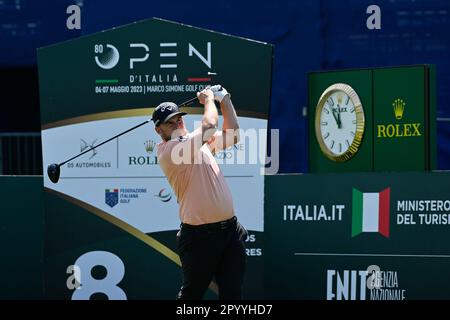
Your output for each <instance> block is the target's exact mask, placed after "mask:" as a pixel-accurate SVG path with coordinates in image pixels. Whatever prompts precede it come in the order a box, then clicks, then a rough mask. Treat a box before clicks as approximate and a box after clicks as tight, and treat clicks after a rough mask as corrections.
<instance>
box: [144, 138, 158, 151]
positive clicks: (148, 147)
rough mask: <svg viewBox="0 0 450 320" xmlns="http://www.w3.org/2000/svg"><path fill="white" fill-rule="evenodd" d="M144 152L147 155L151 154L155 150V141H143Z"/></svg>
mask: <svg viewBox="0 0 450 320" xmlns="http://www.w3.org/2000/svg"><path fill="white" fill-rule="evenodd" d="M144 144H145V151H147V152H148V153H150V154H152V152H153V150H154V149H155V145H156V143H155V141H153V140H147V141H145V143H144Z"/></svg>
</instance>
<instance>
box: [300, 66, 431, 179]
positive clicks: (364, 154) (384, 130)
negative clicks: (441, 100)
mask: <svg viewBox="0 0 450 320" xmlns="http://www.w3.org/2000/svg"><path fill="white" fill-rule="evenodd" d="M434 79H435V70H434V67H433V66H428V65H418V66H404V67H390V68H374V69H355V70H343V71H330V72H313V73H310V74H309V79H308V87H309V100H308V103H309V108H308V114H309V164H310V172H318V173H320V172H361V171H366V172H368V171H377V172H379V171H423V170H432V169H434V168H436V114H435V110H436V106H435V103H436V101H435V95H436V93H435V81H434ZM342 84H344V85H346V86H348V87H349V88H351V90H352V91H353V93H354V95H355V96H357V98H358V99H357V100H360V108H361V110H362V111H360V113H361V114H362V115H361V116H360V117H361V118H362V119H359V120H358V119H357V117H353V118H352V115H355V114H356V112H355V108H354V107H353V104H352V103H350V104H348V101H349V100H348V99H346V93H345V92H346V91H345V90H344V91H342V92H337V90H336V89H334V88H333V87H332V86H333V85H334V86H336V85H342ZM347 91H348V90H347ZM333 92H334V94H333ZM323 97H325V98H323ZM325 100H326V101H325ZM352 100H354V99H353V98H352ZM354 102H355V101H353V103H354ZM322 108H323V109H322ZM317 113H318V114H319V115H320V113H322V117H318V115H317ZM327 114H332V115H333V117H334V118H335V120H336V121H334V119H333V117H331V116H330V117H327ZM341 118H342V119H341ZM346 119H347V121H346ZM330 120H331V121H330ZM341 122H342V123H341ZM352 126H354V127H355V128H352ZM357 127H360V130H361V131H362V132H363V133H362V138H361V142H360V144H357V145H352V141H353V140H358V141H359V139H360V138H359V137H358V136H357V135H356V136H355V132H356V130H355V129H356V128H357ZM321 137H322V140H323V142H322V141H321ZM346 146H348V147H349V148H348V149H349V152H350V151H351V152H350V154H351V156H350V157H347V158H345V161H340V159H339V157H337V156H339V155H341V149H344V150H345V148H346ZM321 147H322V148H321ZM324 147H325V151H326V150H327V149H329V150H330V152H331V155H332V156H333V155H335V156H336V158H333V157H332V156H331V157H330V156H327V153H326V152H324V151H323V150H324ZM342 153H343V151H342Z"/></svg>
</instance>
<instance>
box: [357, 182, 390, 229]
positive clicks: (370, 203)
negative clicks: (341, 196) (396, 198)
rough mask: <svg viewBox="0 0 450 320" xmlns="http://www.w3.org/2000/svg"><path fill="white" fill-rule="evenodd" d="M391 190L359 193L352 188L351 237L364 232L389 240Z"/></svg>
mask: <svg viewBox="0 0 450 320" xmlns="http://www.w3.org/2000/svg"><path fill="white" fill-rule="evenodd" d="M390 193H391V188H386V189H384V190H383V191H381V192H361V191H359V190H357V189H355V188H353V194H352V237H355V236H357V235H359V234H360V233H364V232H378V233H380V234H382V235H383V236H385V237H386V238H389V217H390V214H389V207H390Z"/></svg>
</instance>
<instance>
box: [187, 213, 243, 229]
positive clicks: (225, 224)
mask: <svg viewBox="0 0 450 320" xmlns="http://www.w3.org/2000/svg"><path fill="white" fill-rule="evenodd" d="M236 221H237V218H236V216H234V217H233V218H230V219H228V220H224V221H219V222H214V223H205V224H199V225H197V226H194V225H192V224H187V223H182V224H181V227H182V228H186V229H195V230H225V229H228V228H231V227H232V226H235V225H236Z"/></svg>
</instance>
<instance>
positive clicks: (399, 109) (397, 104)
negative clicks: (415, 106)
mask: <svg viewBox="0 0 450 320" xmlns="http://www.w3.org/2000/svg"><path fill="white" fill-rule="evenodd" d="M392 106H393V107H394V114H395V119H397V120H400V119H401V118H403V111H405V102H404V101H403V100H402V99H395V100H394V102H393V103H392Z"/></svg>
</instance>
